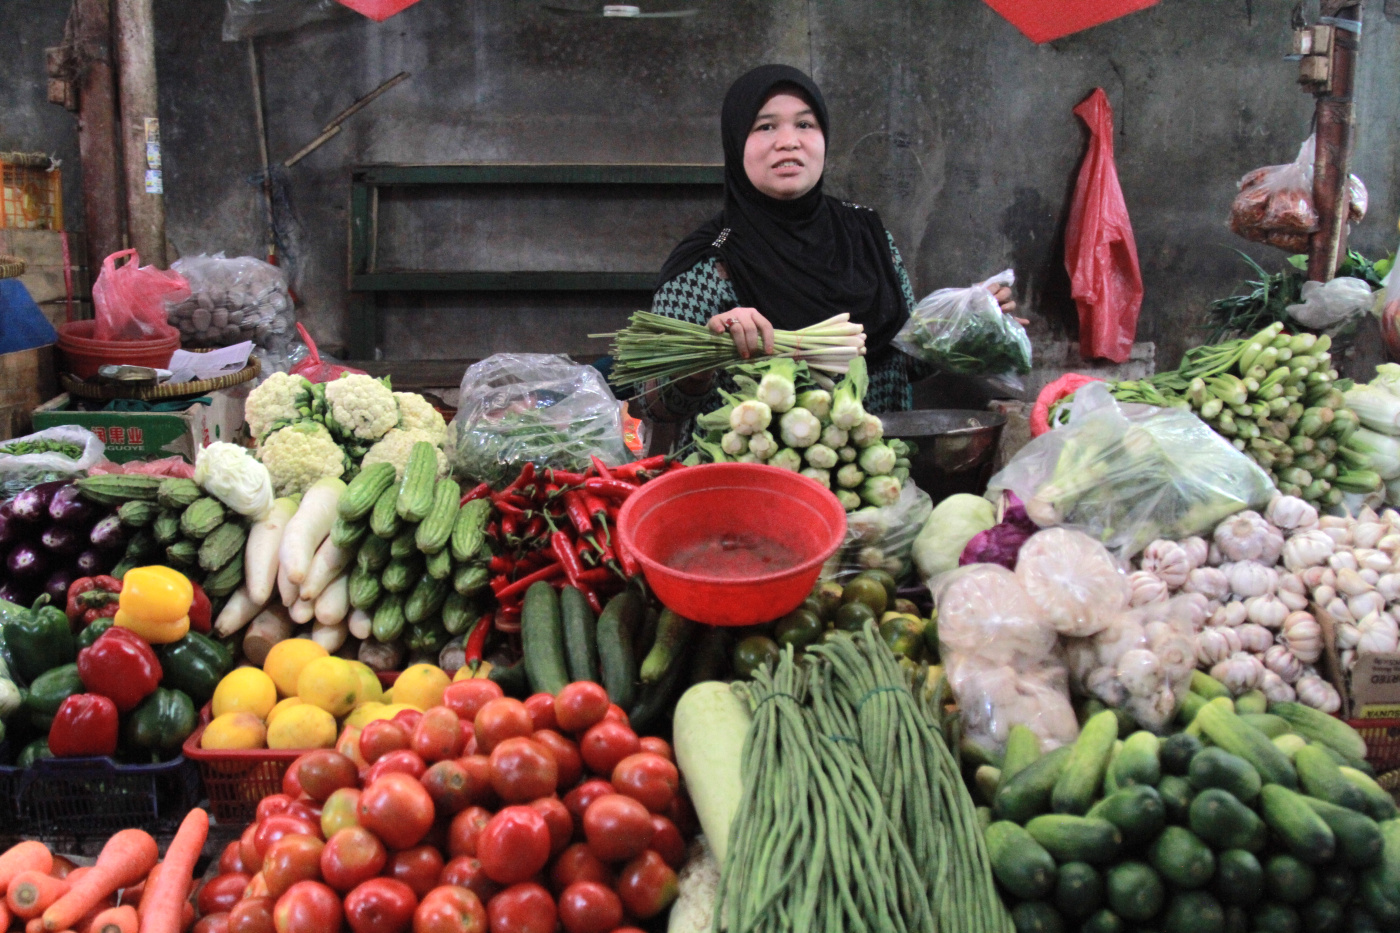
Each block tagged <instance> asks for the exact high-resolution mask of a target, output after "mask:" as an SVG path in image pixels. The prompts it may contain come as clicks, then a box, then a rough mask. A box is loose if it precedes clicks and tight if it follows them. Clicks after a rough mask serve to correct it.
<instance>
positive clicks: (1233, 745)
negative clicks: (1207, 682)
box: [1193, 700, 1298, 799]
mask: <svg viewBox="0 0 1400 933" xmlns="http://www.w3.org/2000/svg"><path fill="white" fill-rule="evenodd" d="M1229 702H1230V701H1229V700H1211V701H1210V702H1209V703H1207V704H1206V705H1205V706H1204V707H1202V708H1201V711H1200V712H1199V713H1197V714H1196V722H1195V723H1193V725H1197V724H1198V725H1200V727H1201V730H1202V731H1203V732H1204V733H1205V735H1206V736H1207V737H1209V738H1210V740H1211V741H1212V742H1214V743H1215V744H1216V745H1218V746H1220V747H1221V748H1223V749H1225V751H1227V752H1230V753H1231V754H1233V755H1238V756H1240V757H1241V758H1243V759H1244V760H1245V761H1247V762H1249V763H1250V764H1251V765H1252V766H1253V767H1254V770H1256V771H1258V772H1259V777H1260V778H1262V779H1263V780H1264V781H1265V782H1267V783H1269V784H1278V785H1281V786H1283V787H1286V788H1290V789H1292V788H1295V787H1297V786H1298V775H1297V773H1296V772H1294V770H1293V762H1291V761H1289V760H1288V756H1287V755H1285V754H1284V753H1283V752H1282V751H1280V750H1279V748H1278V746H1277V745H1275V744H1274V743H1273V742H1272V741H1270V739H1269V737H1268V736H1267V735H1265V734H1264V733H1262V732H1260V731H1259V730H1258V729H1256V728H1254V727H1253V726H1251V725H1249V723H1247V722H1245V721H1244V720H1242V719H1240V717H1239V716H1237V715H1236V714H1235V713H1234V712H1233V710H1232V709H1230V708H1229ZM1241 799H1243V798H1241Z"/></svg>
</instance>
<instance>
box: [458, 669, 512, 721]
mask: <svg viewBox="0 0 1400 933" xmlns="http://www.w3.org/2000/svg"><path fill="white" fill-rule="evenodd" d="M505 695H506V694H505V691H504V690H502V689H501V685H500V684H498V683H496V682H495V681H491V680H487V679H486V678H484V677H473V678H471V679H470V680H458V681H455V682H453V683H450V684H448V685H447V689H446V690H444V691H443V692H442V705H443V706H446V707H447V708H448V709H450V710H452V712H454V713H456V714H457V715H458V717H460V718H462V719H465V720H466V721H467V722H472V721H473V720H475V719H476V714H477V713H479V712H481V708H482V707H483V706H485V705H486V704H487V703H490V702H491V701H492V700H497V699H500V698H501V697H503V696H505Z"/></svg>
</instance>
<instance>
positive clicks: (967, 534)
mask: <svg viewBox="0 0 1400 933" xmlns="http://www.w3.org/2000/svg"><path fill="white" fill-rule="evenodd" d="M996 523H997V510H996V506H994V505H992V503H990V502H988V501H987V500H986V499H983V498H982V497H981V496H972V495H968V494H967V493H959V494H957V495H955V496H949V497H948V498H946V499H944V500H943V501H942V502H940V503H938V506H937V507H936V508H935V509H934V510H933V514H931V515H930V516H929V517H928V521H926V522H924V527H923V529H922V530H921V531H920V532H919V536H918V537H917V538H915V539H914V563H915V565H916V566H918V568H919V575H920V576H922V577H923V578H924V579H925V580H928V579H932V578H933V577H936V576H938V575H939V574H940V573H947V572H948V571H949V570H954V569H956V568H957V566H958V558H959V557H961V556H962V552H963V549H964V548H966V547H967V543H968V542H969V541H971V540H972V539H973V537H975V536H976V535H977V534H979V533H981V532H983V531H986V530H987V529H989V528H991V527H992V526H993V525H995V524H996Z"/></svg>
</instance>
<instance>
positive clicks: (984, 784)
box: [643, 688, 1001, 806]
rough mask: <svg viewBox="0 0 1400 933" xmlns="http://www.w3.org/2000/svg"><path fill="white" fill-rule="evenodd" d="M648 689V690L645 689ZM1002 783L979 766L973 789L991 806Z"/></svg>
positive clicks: (992, 768) (993, 770) (995, 772)
mask: <svg viewBox="0 0 1400 933" xmlns="http://www.w3.org/2000/svg"><path fill="white" fill-rule="evenodd" d="M643 689H646V688H643ZM1000 783H1001V769H1000V768H998V767H997V766H996V765H978V766H977V770H976V771H975V772H973V775H972V787H973V789H974V790H976V791H977V799H978V800H981V801H983V802H985V803H987V804H988V805H989V806H990V804H991V803H992V801H994V800H996V797H997V785H998V784H1000Z"/></svg>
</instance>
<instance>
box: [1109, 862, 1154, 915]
mask: <svg viewBox="0 0 1400 933" xmlns="http://www.w3.org/2000/svg"><path fill="white" fill-rule="evenodd" d="M1105 891H1106V892H1107V896H1108V906H1109V909H1110V910H1112V911H1113V912H1114V913H1116V914H1117V915H1118V916H1120V917H1122V918H1123V919H1124V920H1128V921H1131V922H1133V923H1145V922H1146V921H1148V920H1151V919H1152V918H1153V917H1155V916H1157V913H1158V912H1159V911H1160V910H1161V909H1162V904H1163V903H1164V902H1165V901H1166V899H1167V889H1166V887H1165V886H1164V885H1163V884H1162V878H1161V876H1160V875H1158V874H1157V873H1156V872H1155V871H1153V870H1152V866H1150V865H1148V864H1146V863H1144V862H1123V863H1122V864H1119V865H1115V866H1114V867H1113V868H1112V869H1110V870H1109V872H1108V877H1107V878H1106V884H1105Z"/></svg>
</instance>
